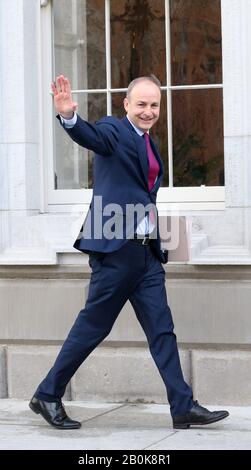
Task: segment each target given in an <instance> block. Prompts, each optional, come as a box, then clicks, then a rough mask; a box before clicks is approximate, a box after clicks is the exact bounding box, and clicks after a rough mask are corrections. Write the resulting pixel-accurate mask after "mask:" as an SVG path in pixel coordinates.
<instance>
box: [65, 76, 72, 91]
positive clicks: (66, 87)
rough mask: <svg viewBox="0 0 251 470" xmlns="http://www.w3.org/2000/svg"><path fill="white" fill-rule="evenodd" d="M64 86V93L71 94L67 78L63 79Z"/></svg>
mask: <svg viewBox="0 0 251 470" xmlns="http://www.w3.org/2000/svg"><path fill="white" fill-rule="evenodd" d="M64 86H65V91H66V93H69V94H70V93H71V85H70V81H69V80H68V78H65V79H64Z"/></svg>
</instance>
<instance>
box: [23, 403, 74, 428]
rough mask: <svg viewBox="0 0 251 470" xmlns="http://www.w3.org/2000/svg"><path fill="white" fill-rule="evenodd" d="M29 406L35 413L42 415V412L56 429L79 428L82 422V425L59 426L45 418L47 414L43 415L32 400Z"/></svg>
mask: <svg viewBox="0 0 251 470" xmlns="http://www.w3.org/2000/svg"><path fill="white" fill-rule="evenodd" d="M29 407H30V409H31V411H33V412H34V413H36V415H40V414H41V416H42V417H43V418H44V419H45V421H47V423H48V424H50V426H52V427H53V428H55V429H66V430H69V429H79V428H81V424H80V426H74V427H73V426H72V427H68V428H66V427H64V426H57V425H56V424H53V423H51V422H50V421H49V420H48V419H47V418H45V416H43V415H42V413H41V411H40V410H38V409H37V408H36V406H35V405H33V403H31V402H30V403H29Z"/></svg>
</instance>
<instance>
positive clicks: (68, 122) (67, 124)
mask: <svg viewBox="0 0 251 470" xmlns="http://www.w3.org/2000/svg"><path fill="white" fill-rule="evenodd" d="M59 117H60V120H61V123H62V124H63V125H64V127H65V128H66V129H71V127H74V126H75V124H76V122H77V115H76V113H74V116H73V117H72V118H71V119H65V118H63V117H62V116H61V115H59Z"/></svg>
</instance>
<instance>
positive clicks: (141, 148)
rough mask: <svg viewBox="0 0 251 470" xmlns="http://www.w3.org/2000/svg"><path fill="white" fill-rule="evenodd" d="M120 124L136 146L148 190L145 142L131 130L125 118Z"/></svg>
mask: <svg viewBox="0 0 251 470" xmlns="http://www.w3.org/2000/svg"><path fill="white" fill-rule="evenodd" d="M122 122H123V124H124V125H125V126H126V127H127V128H128V129H129V131H130V132H131V135H132V138H133V140H134V143H135V146H136V150H137V154H138V157H139V162H140V166H141V169H142V173H143V177H144V182H145V185H146V187H147V189H148V160H147V154H146V146H145V141H144V139H143V137H140V135H138V134H137V132H136V131H135V130H134V129H133V127H132V126H131V124H130V122H129V121H128V119H127V117H124V118H123V119H122Z"/></svg>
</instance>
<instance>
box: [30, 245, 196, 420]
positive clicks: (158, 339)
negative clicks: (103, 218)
mask: <svg viewBox="0 0 251 470" xmlns="http://www.w3.org/2000/svg"><path fill="white" fill-rule="evenodd" d="M89 263H90V267H91V269H92V275H91V280H90V287H89V295H88V299H87V302H86V305H85V308H84V309H83V310H81V311H80V312H79V315H78V317H77V318H76V321H75V323H74V324H73V326H72V328H71V330H70V332H69V335H68V337H67V338H66V340H65V342H64V344H63V346H62V348H61V350H60V352H59V354H58V357H57V359H56V361H55V364H54V365H53V367H52V369H51V370H50V371H49V373H48V375H47V376H46V377H45V379H44V380H43V381H42V382H41V384H40V385H39V387H38V389H37V391H36V393H35V396H36V397H37V398H39V399H41V400H48V401H53V400H57V399H60V398H61V397H62V396H63V395H64V393H65V388H66V385H67V383H68V382H69V381H70V379H71V377H72V376H73V375H74V373H75V372H76V370H77V369H78V368H79V366H80V365H81V364H82V362H83V361H84V360H85V359H86V358H87V356H88V355H89V354H90V353H91V351H93V349H95V347H96V346H97V345H98V344H99V343H100V342H101V341H102V340H103V339H104V338H105V337H106V336H107V335H108V334H109V332H110V331H111V328H112V326H113V324H114V322H115V320H116V318H117V316H118V315H119V312H120V311H121V309H122V307H123V306H124V304H125V303H126V301H127V300H129V301H130V302H131V304H132V306H133V308H134V310H135V313H136V316H137V318H138V320H139V322H140V324H141V326H142V328H143V330H144V332H145V334H146V337H147V341H148V344H149V348H150V352H151V354H152V357H153V359H154V361H155V363H156V365H157V367H158V370H159V372H160V375H161V377H162V379H163V381H164V384H165V386H166V390H167V396H168V400H169V403H170V407H171V414H172V416H179V415H183V414H186V413H187V412H188V411H189V410H190V409H191V407H192V406H193V404H194V402H193V397H192V390H191V388H190V387H189V386H188V385H187V384H186V382H185V381H184V379H183V375H182V371H181V366H180V360H179V354H178V350H177V343H176V336H175V334H174V332H173V328H174V325H173V320H172V315H171V311H170V308H169V306H168V303H167V297H166V289H165V272H164V269H163V267H162V265H161V263H160V261H159V260H158V259H157V258H156V257H155V255H154V254H153V252H152V250H151V246H150V245H146V246H142V245H139V244H138V243H135V241H133V240H131V241H130V240H129V241H128V242H127V243H126V244H125V245H123V246H122V248H120V249H119V250H118V251H114V252H112V253H100V254H99V253H92V254H90V261H89ZM121 386H122V387H123V384H121Z"/></svg>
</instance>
